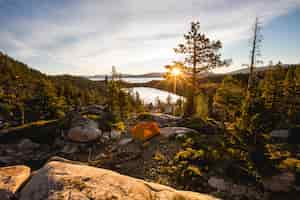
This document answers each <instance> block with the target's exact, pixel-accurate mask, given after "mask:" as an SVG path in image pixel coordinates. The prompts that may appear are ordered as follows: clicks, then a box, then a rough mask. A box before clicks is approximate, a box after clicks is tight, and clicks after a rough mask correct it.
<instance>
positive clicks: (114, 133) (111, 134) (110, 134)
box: [102, 129, 122, 141]
mask: <svg viewBox="0 0 300 200" xmlns="http://www.w3.org/2000/svg"><path fill="white" fill-rule="evenodd" d="M121 135H122V132H121V131H118V130H115V129H112V130H110V131H105V132H104V133H103V136H102V138H103V140H104V141H107V140H110V139H114V140H117V139H120V137H121Z"/></svg>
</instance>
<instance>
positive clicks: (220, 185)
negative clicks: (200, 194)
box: [208, 177, 228, 191]
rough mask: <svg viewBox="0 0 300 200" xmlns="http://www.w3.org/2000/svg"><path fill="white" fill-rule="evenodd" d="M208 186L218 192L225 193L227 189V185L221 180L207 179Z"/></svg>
mask: <svg viewBox="0 0 300 200" xmlns="http://www.w3.org/2000/svg"><path fill="white" fill-rule="evenodd" d="M208 185H209V186H210V187H212V188H215V189H217V190H219V191H226V190H227V189H228V184H227V183H226V182H225V180H224V179H222V178H217V177H211V178H209V179H208Z"/></svg>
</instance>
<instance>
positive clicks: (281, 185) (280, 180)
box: [262, 172, 296, 192]
mask: <svg viewBox="0 0 300 200" xmlns="http://www.w3.org/2000/svg"><path fill="white" fill-rule="evenodd" d="M295 180H296V177H295V175H294V174H293V173H290V172H284V173H282V174H278V175H275V176H272V177H269V178H264V179H263V180H262V183H263V186H264V188H265V190H267V191H271V192H289V191H290V190H291V189H292V188H293V186H294V183H295Z"/></svg>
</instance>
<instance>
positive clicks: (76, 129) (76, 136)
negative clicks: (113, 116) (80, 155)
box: [67, 118, 102, 142]
mask: <svg viewBox="0 0 300 200" xmlns="http://www.w3.org/2000/svg"><path fill="white" fill-rule="evenodd" d="M101 135H102V132H101V130H99V129H98V124H97V123H96V122H94V121H92V120H89V119H85V118H83V119H82V120H81V121H78V123H77V124H75V123H74V124H72V128H71V129H70V130H69V131H68V134H67V136H68V139H70V140H71V141H74V142H91V141H94V140H96V139H98V138H99V137H100V136H101Z"/></svg>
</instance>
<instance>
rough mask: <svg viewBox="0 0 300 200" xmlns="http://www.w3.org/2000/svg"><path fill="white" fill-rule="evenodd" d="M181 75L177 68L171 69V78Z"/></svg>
mask: <svg viewBox="0 0 300 200" xmlns="http://www.w3.org/2000/svg"><path fill="white" fill-rule="evenodd" d="M180 73H181V71H180V70H179V69H178V68H173V69H172V71H171V74H172V75H173V76H178V75H179V74H180Z"/></svg>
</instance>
